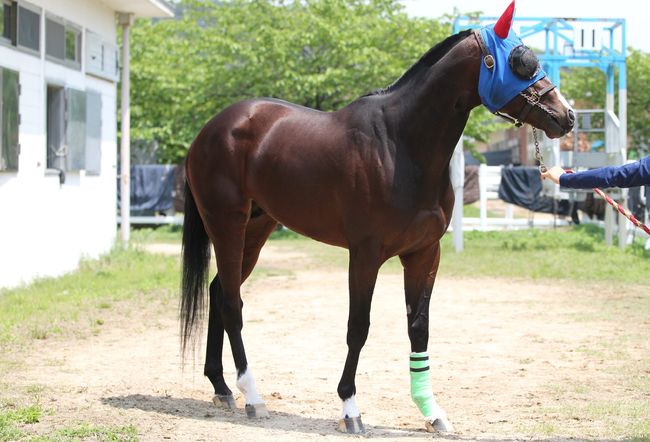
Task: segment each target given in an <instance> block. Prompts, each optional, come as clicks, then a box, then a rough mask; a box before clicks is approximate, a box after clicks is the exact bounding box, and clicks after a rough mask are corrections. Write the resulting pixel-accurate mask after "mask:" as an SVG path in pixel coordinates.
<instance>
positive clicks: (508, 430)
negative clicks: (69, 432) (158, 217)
mask: <svg viewBox="0 0 650 442" xmlns="http://www.w3.org/2000/svg"><path fill="white" fill-rule="evenodd" d="M157 251H159V252H166V251H168V247H166V246H160V247H158V249H157ZM172 251H174V250H172ZM300 258H301V256H300V255H299V254H296V253H285V252H282V251H281V250H279V249H275V248H274V247H273V246H272V245H268V246H267V247H266V248H265V249H264V252H263V256H262V258H261V263H262V264H263V265H270V264H273V265H277V264H278V263H279V264H280V265H282V264H283V263H284V265H290V266H292V268H293V269H294V272H293V273H292V274H291V275H277V276H271V277H267V278H260V279H257V280H255V281H253V282H251V283H247V284H246V285H245V289H244V302H245V307H244V312H245V327H244V342H245V344H246V346H247V347H246V348H247V354H248V359H249V362H250V366H251V369H252V371H253V373H254V374H255V376H256V383H257V386H258V390H259V391H260V393H261V394H262V395H263V397H264V398H265V400H266V401H267V405H268V408H269V410H270V413H271V417H270V418H269V419H264V420H249V419H247V418H246V416H245V413H244V411H243V408H242V407H243V402H242V397H240V396H239V394H238V393H237V396H239V397H238V398H237V403H238V406H239V407H240V408H238V409H237V410H236V411H234V412H233V411H226V410H222V409H218V408H216V407H214V406H213V405H212V403H211V401H210V400H211V386H210V383H209V382H208V380H207V379H206V378H204V377H203V375H202V369H203V367H202V363H203V347H201V348H197V350H196V354H195V358H194V361H192V360H191V358H190V360H189V361H188V362H186V364H185V366H184V367H182V366H181V357H180V354H179V340H178V322H177V318H176V304H175V303H174V302H168V303H162V302H161V303H153V304H144V303H141V304H139V305H136V306H135V308H134V305H130V306H128V305H127V306H123V307H124V308H120V307H119V306H118V307H116V309H115V310H116V311H115V312H114V313H112V314H111V315H112V316H110V317H108V318H106V320H105V321H106V322H105V325H104V327H103V329H102V332H101V333H99V334H97V335H96V336H87V337H83V338H77V339H73V340H70V339H48V340H44V341H36V342H35V343H34V345H33V346H31V347H30V348H29V349H27V350H20V351H17V352H16V354H13V355H11V356H10V358H11V359H13V360H14V361H19V364H17V365H16V366H15V368H14V369H13V370H11V371H10V372H9V374H8V376H7V378H6V379H3V380H2V382H3V383H4V384H5V385H8V386H10V387H9V388H10V390H11V391H10V392H9V393H10V394H11V393H13V394H15V395H18V394H20V392H24V391H34V389H35V387H34V386H38V391H39V393H38V395H39V398H40V399H39V401H40V403H41V405H42V406H43V407H44V409H46V410H50V412H47V413H45V415H44V416H43V417H42V419H41V421H40V422H39V423H38V424H35V425H32V426H30V431H36V432H39V433H47V432H49V431H52V430H53V429H55V428H60V427H62V426H64V425H69V424H70V423H71V422H81V421H84V422H91V423H94V424H97V425H111V426H115V425H118V426H123V425H134V426H135V427H136V428H137V430H138V434H139V437H140V438H141V439H142V440H144V441H159V440H172V441H237V440H242V441H243V440H246V441H258V440H274V441H284V440H308V439H309V440H331V441H334V440H336V441H349V440H355V439H357V438H358V437H356V436H349V435H342V434H340V433H338V432H337V431H336V430H335V428H336V421H337V419H338V417H339V413H340V401H339V399H338V397H337V395H336V386H337V383H338V380H339V376H340V374H341V370H342V368H343V362H344V359H345V354H346V346H345V325H346V322H347V294H346V293H347V274H346V273H345V272H343V271H339V272H330V271H327V272H326V271H314V270H309V271H301V270H300V268H299V267H300V266H299V265H298V264H299V261H300ZM402 287H403V286H402V279H401V276H400V275H397V274H381V275H380V277H379V280H378V282H377V287H376V291H375V296H374V301H373V309H372V316H371V328H370V335H369V338H368V342H367V344H366V346H365V348H364V350H363V352H362V353H361V361H360V364H359V369H358V375H357V392H358V393H357V403H358V405H359V408H360V409H361V412H362V417H363V421H364V423H365V425H366V427H367V429H368V432H367V434H366V435H365V437H367V438H377V439H381V440H404V438H409V440H410V439H414V440H425V439H426V440H429V439H432V438H434V437H436V436H433V435H430V434H427V433H425V432H424V425H423V421H422V419H421V418H420V415H419V412H418V410H417V409H416V407H415V406H414V405H413V403H412V402H411V400H410V397H409V372H408V354H409V342H408V337H407V333H406V314H405V308H404V300H403V291H402V290H403V288H402ZM626 290H627V291H624V292H623V293H620V292H616V291H614V290H613V289H611V288H603V289H602V290H598V291H594V290H593V287H590V288H585V289H581V288H579V287H572V288H571V291H572V293H571V295H568V294H567V289H566V287H564V286H563V285H560V284H557V285H553V286H544V285H540V284H535V283H533V282H528V281H516V280H506V279H480V280H472V279H463V280H451V279H445V278H440V279H439V281H437V283H436V287H435V289H434V299H435V301H434V302H433V303H432V305H431V318H432V320H431V337H430V346H429V352H430V355H431V376H432V379H433V386H434V387H433V388H434V392H435V394H436V396H437V400H438V402H439V403H440V405H441V406H442V407H443V408H444V409H445V410H446V411H447V413H448V415H449V419H450V421H451V422H452V423H453V424H454V426H455V428H456V432H455V433H454V434H453V435H448V436H443V437H442V439H449V440H508V441H512V440H531V439H544V440H563V439H565V438H577V439H580V440H582V439H590V440H591V439H598V440H605V439H608V440H609V439H610V438H611V437H615V436H616V429H615V428H616V425H621V428H624V427H625V425H626V423H625V422H614V421H613V419H617V418H616V417H612V416H610V415H608V414H607V413H604V414H602V415H601V414H594V413H593V412H589V413H587V412H586V410H589V406H590V404H594V403H598V404H600V403H617V402H624V401H628V400H630V401H636V402H635V403H643V402H644V401H645V402H650V396H649V395H648V389H647V388H646V389H635V388H634V387H633V385H632V384H631V383H629V382H625V381H623V380H622V379H624V377H623V376H622V374H621V373H628V372H630V371H632V370H634V369H635V367H636V366H637V365H636V364H637V362H638V363H641V362H642V361H641V359H642V358H644V357H647V354H648V353H647V349H644V348H642V347H639V344H637V343H636V342H637V341H636V340H634V339H629V336H631V335H630V333H632V335H634V336H636V334H637V333H638V334H640V335H642V336H648V332H649V331H650V318H648V321H646V322H644V323H637V324H634V330H629V329H628V325H627V324H625V323H624V321H618V320H612V318H611V315H610V314H609V313H608V311H609V310H602V311H601V310H600V309H599V307H597V305H598V304H607V303H608V302H616V300H620V299H621V298H625V297H632V298H633V297H636V296H637V295H636V294H635V293H634V290H632V289H626ZM135 304H137V302H136V303H135ZM129 312H130V313H129ZM108 314H109V313H107V315H108ZM630 327H631V326H630ZM617 337H620V339H616V338H617ZM203 342H204V341H203V339H201V344H200V345H201V346H202V345H204V344H203ZM603 342H607V343H609V344H608V345H606V346H603V345H602V343H603ZM613 346H615V347H616V348H613ZM621 351H622V352H624V353H625V355H626V357H625V358H621V359H617V358H616V357H610V356H611V355H612V354H614V355H615V354H616V352H621ZM637 359H638V360H637ZM224 361H225V368H226V380H227V382H228V383H229V385H230V387H231V388H232V389H233V391H235V390H236V389H235V382H234V381H235V372H234V366H233V363H232V358H231V355H230V352H229V349H228V348H227V346H226V348H225V352H224ZM630 361H631V362H630ZM646 367H647V365H646ZM634 375H635V376H641V377H643V376H645V377H646V381H647V378H648V377H650V373H647V372H646V373H635V374H634ZM613 428H614V429H613ZM437 437H438V438H441V437H440V436H437Z"/></svg>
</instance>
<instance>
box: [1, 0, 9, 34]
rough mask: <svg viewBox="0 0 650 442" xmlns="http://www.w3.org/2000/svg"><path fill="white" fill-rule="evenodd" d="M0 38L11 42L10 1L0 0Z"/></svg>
mask: <svg viewBox="0 0 650 442" xmlns="http://www.w3.org/2000/svg"><path fill="white" fill-rule="evenodd" d="M0 27H2V29H1V30H0V38H2V39H4V40H6V41H8V42H11V3H8V2H6V1H0Z"/></svg>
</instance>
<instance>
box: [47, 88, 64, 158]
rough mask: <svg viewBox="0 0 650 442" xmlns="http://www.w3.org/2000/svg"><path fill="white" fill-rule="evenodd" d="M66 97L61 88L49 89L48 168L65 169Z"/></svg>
mask: <svg viewBox="0 0 650 442" xmlns="http://www.w3.org/2000/svg"><path fill="white" fill-rule="evenodd" d="M64 134H65V95H64V89H63V88H61V87H55V86H48V88H47V167H48V169H61V170H63V169H65V168H66V167H65V158H66V155H67V152H66V148H65V136H64Z"/></svg>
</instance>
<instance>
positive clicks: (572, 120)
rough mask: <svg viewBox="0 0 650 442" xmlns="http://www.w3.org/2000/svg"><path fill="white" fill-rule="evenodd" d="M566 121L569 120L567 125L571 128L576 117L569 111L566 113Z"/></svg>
mask: <svg viewBox="0 0 650 442" xmlns="http://www.w3.org/2000/svg"><path fill="white" fill-rule="evenodd" d="M567 119H568V120H569V125H571V127H573V123H575V121H576V115H575V114H574V113H573V111H572V110H571V109H569V110H568V111H567Z"/></svg>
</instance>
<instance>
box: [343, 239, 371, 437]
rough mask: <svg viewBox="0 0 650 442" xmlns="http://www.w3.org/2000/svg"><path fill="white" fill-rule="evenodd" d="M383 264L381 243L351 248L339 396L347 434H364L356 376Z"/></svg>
mask: <svg viewBox="0 0 650 442" xmlns="http://www.w3.org/2000/svg"><path fill="white" fill-rule="evenodd" d="M380 266H381V261H380V248H379V246H378V245H370V244H365V245H364V246H361V247H354V248H350V270H349V286H350V309H349V314H348V335H347V344H348V355H347V358H346V359H345V367H344V369H343V374H342V375H341V381H340V382H339V386H338V389H337V391H338V394H339V397H340V398H341V400H342V401H343V411H342V412H341V420H340V421H339V431H342V432H344V433H363V432H364V431H365V429H364V427H363V423H362V422H361V413H360V412H359V409H358V408H357V405H356V402H355V394H356V386H355V384H354V377H355V375H356V372H357V364H358V363H359V353H361V349H362V348H363V345H364V344H365V343H366V338H367V337H368V329H369V328H370V304H371V302H372V293H373V291H374V289H375V282H376V280H377V272H378V271H379V267H380Z"/></svg>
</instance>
